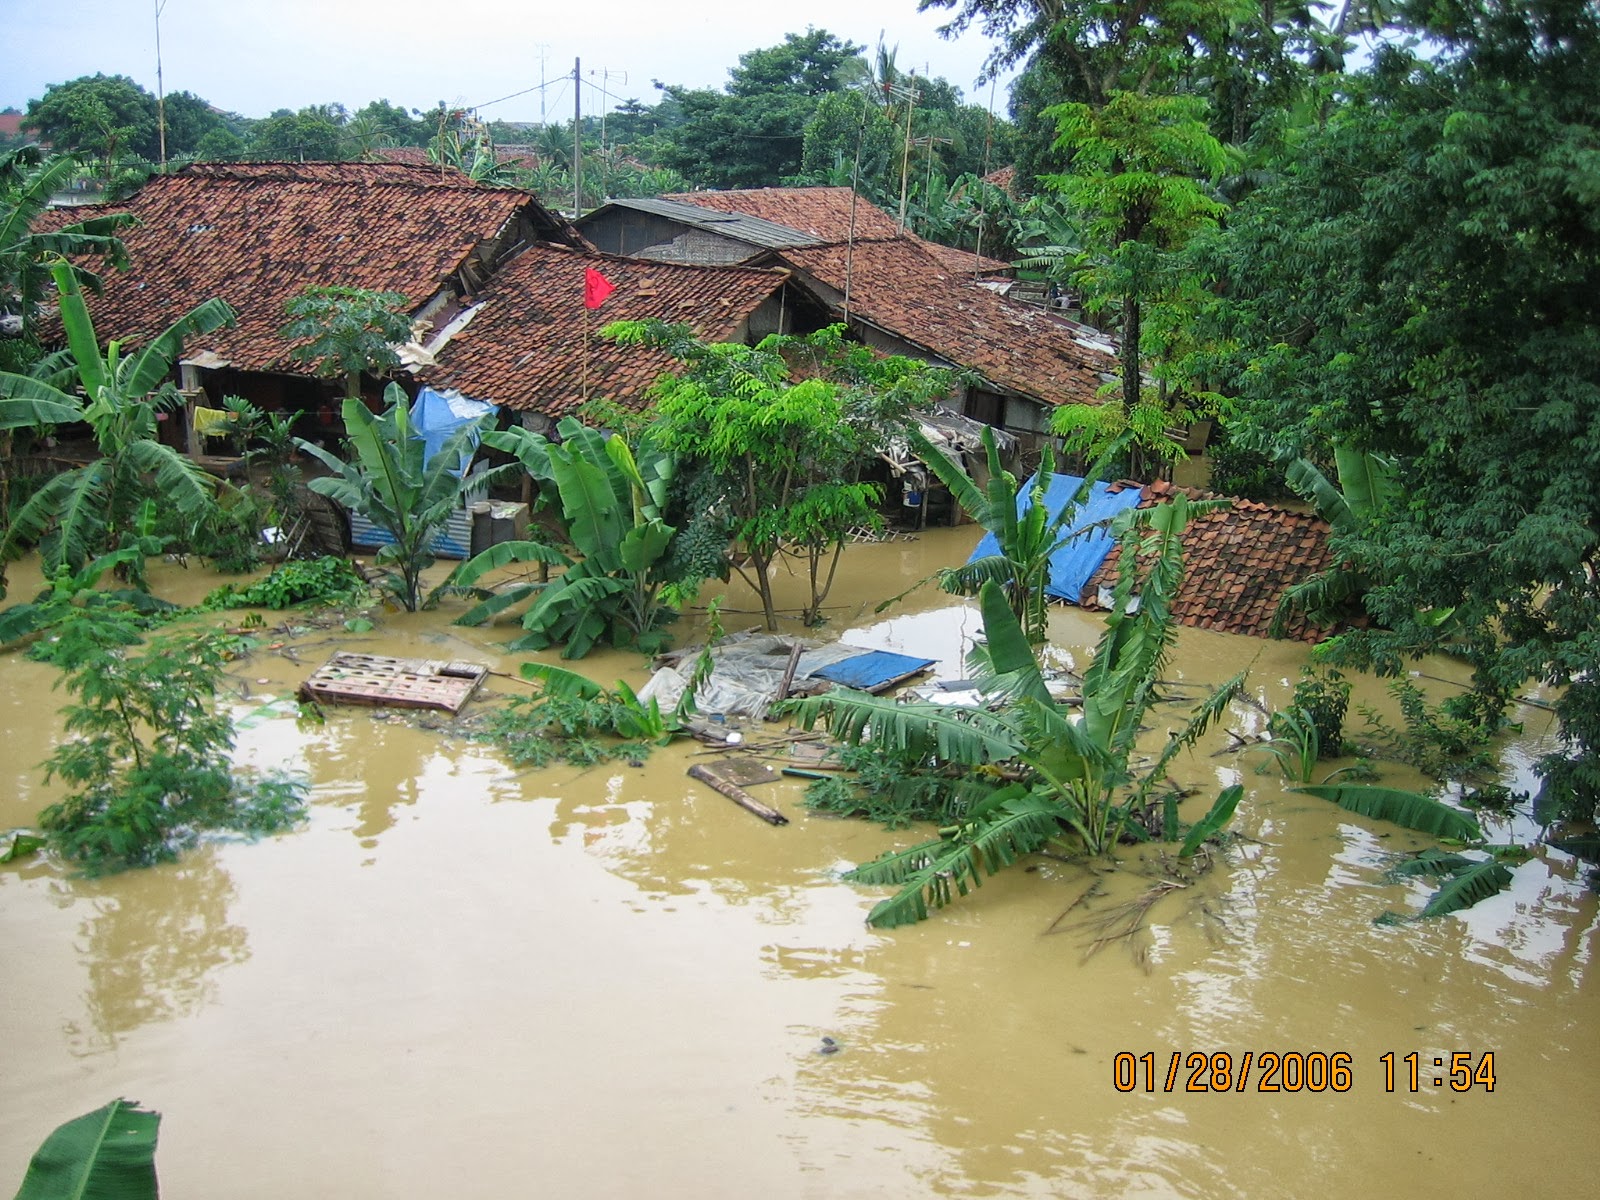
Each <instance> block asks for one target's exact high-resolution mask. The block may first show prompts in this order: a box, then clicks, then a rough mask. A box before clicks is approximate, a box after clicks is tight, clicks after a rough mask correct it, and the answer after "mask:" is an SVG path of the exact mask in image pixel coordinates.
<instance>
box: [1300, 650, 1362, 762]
mask: <svg viewBox="0 0 1600 1200" xmlns="http://www.w3.org/2000/svg"><path fill="white" fill-rule="evenodd" d="M1290 703H1291V705H1292V706H1293V707H1294V708H1297V709H1299V710H1301V711H1303V712H1304V713H1306V715H1307V716H1309V717H1310V718H1311V723H1312V724H1313V725H1315V726H1316V729H1317V737H1318V739H1319V741H1320V742H1321V746H1320V749H1319V757H1321V758H1338V757H1339V756H1340V755H1341V754H1343V753H1344V718H1345V713H1347V712H1348V711H1349V709H1350V683H1349V681H1348V680H1346V679H1345V677H1344V676H1343V675H1341V674H1339V672H1337V671H1333V670H1329V671H1327V672H1326V673H1324V674H1323V675H1320V676H1319V675H1318V674H1317V673H1316V671H1315V670H1314V669H1313V668H1311V667H1302V668H1301V669H1300V681H1299V682H1298V683H1296V684H1295V685H1294V698H1293V699H1292V700H1291V701H1290Z"/></svg>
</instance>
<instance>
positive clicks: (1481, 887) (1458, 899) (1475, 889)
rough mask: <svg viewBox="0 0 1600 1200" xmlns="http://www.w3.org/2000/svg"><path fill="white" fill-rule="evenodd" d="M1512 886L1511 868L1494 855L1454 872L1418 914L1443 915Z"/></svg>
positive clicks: (1422, 915) (1470, 905) (1457, 910)
mask: <svg viewBox="0 0 1600 1200" xmlns="http://www.w3.org/2000/svg"><path fill="white" fill-rule="evenodd" d="M1510 886H1511V872H1510V871H1508V870H1506V869H1505V868H1504V867H1503V866H1501V865H1500V864H1499V863H1497V862H1496V861H1495V860H1494V859H1492V858H1490V859H1485V860H1484V861H1483V862H1480V863H1474V864H1473V865H1472V866H1470V867H1467V868H1466V869H1465V870H1462V871H1458V872H1456V874H1455V875H1453V876H1451V877H1450V879H1449V880H1448V881H1447V882H1446V883H1445V884H1444V885H1443V886H1442V887H1440V888H1439V890H1438V891H1436V892H1434V894H1433V895H1432V896H1430V897H1429V898H1428V903H1427V904H1426V905H1424V906H1423V909H1422V912H1421V913H1420V914H1419V916H1421V917H1424V918H1426V917H1442V916H1445V915H1446V914H1448V913H1453V912H1460V911H1461V910H1462V909H1463V908H1471V907H1472V906H1473V905H1474V904H1476V903H1478V902H1479V901H1480V900H1487V899H1488V898H1489V897H1490V896H1494V895H1497V894H1498V893H1500V892H1502V891H1504V890H1505V889H1506V888H1508V887H1510Z"/></svg>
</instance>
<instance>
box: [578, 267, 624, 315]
mask: <svg viewBox="0 0 1600 1200" xmlns="http://www.w3.org/2000/svg"><path fill="white" fill-rule="evenodd" d="M616 290H617V288H616V285H615V284H613V283H612V282H611V280H609V279H607V278H606V277H605V276H604V275H602V274H600V272H599V271H596V270H595V269H594V268H593V267H585V268H584V269H583V306H584V307H585V308H599V307H600V306H601V305H602V304H604V303H605V302H606V297H607V296H609V295H611V293H612V292H614V291H616Z"/></svg>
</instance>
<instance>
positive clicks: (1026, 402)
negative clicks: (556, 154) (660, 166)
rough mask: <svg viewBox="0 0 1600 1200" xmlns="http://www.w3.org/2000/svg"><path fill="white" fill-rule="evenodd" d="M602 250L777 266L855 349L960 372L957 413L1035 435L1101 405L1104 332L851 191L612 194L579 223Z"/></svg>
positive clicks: (1107, 353)
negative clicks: (1005, 283)
mask: <svg viewBox="0 0 1600 1200" xmlns="http://www.w3.org/2000/svg"><path fill="white" fill-rule="evenodd" d="M579 228H580V229H582V231H583V233H584V236H585V237H587V238H589V239H590V240H591V241H593V242H594V244H595V245H596V246H598V247H599V248H600V249H601V250H603V251H609V252H612V253H618V254H628V255H632V256H635V257H640V258H653V259H660V260H663V261H672V262H694V263H729V264H732V263H736V264H738V265H741V266H748V267H781V268H783V269H785V270H788V271H789V272H791V274H792V276H793V278H794V280H795V281H796V284H797V285H798V286H800V287H803V288H804V289H805V290H807V291H808V292H810V293H811V294H812V295H813V296H814V297H815V298H816V299H817V300H818V301H819V302H820V303H822V304H823V305H824V306H825V307H826V310H827V313H828V318H829V319H830V320H834V321H842V322H844V323H845V324H846V325H847V326H848V327H849V329H850V332H851V333H852V334H853V335H854V336H855V337H857V338H859V339H860V340H861V341H862V342H864V343H866V344H867V345H869V346H872V347H874V348H876V349H879V350H882V351H884V352H885V353H888V354H905V355H910V356H912V357H916V358H922V359H925V360H927V361H930V362H934V363H937V364H939V365H941V366H948V367H955V368H957V369H959V370H960V371H962V372H963V373H964V374H965V375H966V376H967V382H966V383H965V384H964V385H963V388H962V391H961V394H960V395H959V396H958V397H956V398H955V399H954V401H953V405H954V407H955V409H956V411H958V412H960V413H961V414H962V415H964V416H967V417H970V418H973V419H975V420H977V421H981V422H983V423H984V424H988V425H994V426H997V427H1000V428H1002V429H1004V430H1006V431H1008V432H1010V433H1013V434H1016V435H1018V436H1019V437H1020V438H1021V439H1022V440H1023V442H1024V444H1025V445H1026V444H1028V443H1031V442H1036V441H1038V440H1041V439H1042V438H1043V437H1044V435H1045V433H1046V431H1047V429H1048V424H1049V416H1050V413H1051V411H1052V410H1054V409H1055V408H1057V407H1058V406H1060V405H1062V404H1096V403H1099V392H1100V389H1101V387H1102V386H1103V385H1104V384H1105V383H1107V382H1108V381H1110V380H1112V379H1113V378H1115V373H1116V370H1117V359H1116V353H1115V350H1114V348H1113V347H1112V345H1111V343H1110V342H1109V340H1108V339H1106V337H1105V335H1103V334H1099V333H1097V332H1095V331H1091V330H1088V329H1087V328H1086V327H1084V326H1081V325H1075V324H1073V323H1072V322H1068V321H1064V320H1062V319H1060V318H1058V317H1056V316H1054V315H1053V314H1051V313H1048V312H1046V311H1044V310H1042V309H1040V308H1037V307H1033V306H1029V305H1024V304H1018V303H1014V302H1012V301H1009V300H1007V299H1005V298H1004V297H1003V296H1000V295H998V294H996V292H995V291H994V290H993V289H992V288H990V287H988V286H985V282H984V281H985V280H990V281H992V280H993V279H994V278H996V277H997V276H1000V275H1002V274H1003V273H1004V272H1005V271H1006V270H1007V265H1006V264H1005V263H1001V262H998V261H996V260H993V259H985V258H982V257H981V256H978V255H974V254H972V253H969V252H965V251H958V250H952V249H951V248H949V247H946V246H938V245H935V244H934V243H932V242H928V241H925V240H924V239H922V238H920V237H917V236H916V235H915V234H912V233H909V232H907V231H905V230H902V229H901V228H900V226H899V225H898V224H896V222H895V221H894V219H893V218H892V217H891V216H890V215H889V214H888V213H886V212H884V211H883V210H882V209H880V208H877V207H876V206H874V205H873V204H871V203H869V202H868V201H867V200H864V199H862V198H861V197H859V196H856V195H855V194H854V193H853V192H852V191H851V190H850V189H849V188H844V187H815V188H752V189H747V190H740V191H726V192H690V193H684V194H681V195H675V196H667V197H663V198H661V199H659V200H617V201H612V202H611V203H610V204H607V205H604V206H602V207H601V208H599V209H596V210H595V211H594V212H592V213H589V214H588V215H587V216H585V217H584V218H583V219H582V220H581V221H580V222H579Z"/></svg>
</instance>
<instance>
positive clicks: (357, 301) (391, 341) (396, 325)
mask: <svg viewBox="0 0 1600 1200" xmlns="http://www.w3.org/2000/svg"><path fill="white" fill-rule="evenodd" d="M406 303H407V301H406V298H405V297H404V296H402V295H400V293H399V292H375V291H372V290H371V289H370V288H353V287H319V286H315V285H313V286H309V287H307V288H305V289H304V290H303V291H302V292H301V293H300V294H299V295H298V296H295V297H293V298H292V299H290V300H289V301H287V302H286V303H285V304H284V306H283V307H284V312H285V313H286V314H287V315H288V317H289V323H288V324H287V325H285V326H284V327H283V328H282V329H281V330H279V332H280V333H281V334H282V335H283V336H284V337H285V338H287V339H289V340H290V341H293V342H297V343H299V344H298V345H296V346H295V348H294V349H293V350H291V351H290V352H289V356H290V357H291V358H293V359H294V360H295V361H296V362H303V363H312V364H314V365H315V369H316V372H317V374H318V375H321V376H324V377H326V378H338V377H339V376H341V375H342V376H343V377H344V381H345V395H346V396H351V397H359V396H360V395H361V376H362V375H363V374H365V373H368V372H370V373H372V374H375V375H382V374H386V373H388V372H389V371H392V370H394V368H396V367H398V366H399V365H400V355H399V352H398V351H396V349H395V347H396V346H397V345H404V344H405V343H406V342H408V341H410V340H411V317H410V316H409V315H408V314H407V312H406Z"/></svg>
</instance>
